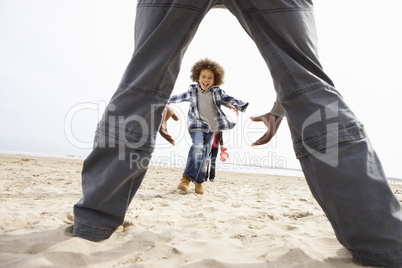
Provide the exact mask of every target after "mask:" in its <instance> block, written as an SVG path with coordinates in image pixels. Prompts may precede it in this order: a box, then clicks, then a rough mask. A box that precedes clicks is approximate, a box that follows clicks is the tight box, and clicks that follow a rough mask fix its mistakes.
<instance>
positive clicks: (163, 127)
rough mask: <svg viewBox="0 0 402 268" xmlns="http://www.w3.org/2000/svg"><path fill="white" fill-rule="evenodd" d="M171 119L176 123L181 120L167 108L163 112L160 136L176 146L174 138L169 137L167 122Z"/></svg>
mask: <svg viewBox="0 0 402 268" xmlns="http://www.w3.org/2000/svg"><path fill="white" fill-rule="evenodd" d="M170 117H172V118H173V120H174V121H178V120H179V117H177V115H176V114H175V113H174V111H173V110H172V109H170V108H169V107H168V106H166V108H165V110H163V117H162V124H161V126H160V128H159V134H161V136H162V137H164V138H165V140H167V141H168V142H170V143H171V144H172V145H174V139H173V138H172V136H170V135H169V133H168V130H167V121H168V120H169V118H170Z"/></svg>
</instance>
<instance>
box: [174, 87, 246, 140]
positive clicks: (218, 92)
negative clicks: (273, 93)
mask: <svg viewBox="0 0 402 268" xmlns="http://www.w3.org/2000/svg"><path fill="white" fill-rule="evenodd" d="M197 90H198V85H197V84H192V85H190V87H189V89H188V91H186V92H184V93H181V94H178V95H174V96H172V97H170V99H169V101H168V104H169V103H179V102H182V101H188V102H190V109H189V111H188V115H187V127H188V130H192V129H196V130H201V131H203V132H210V131H211V127H210V126H209V124H208V123H207V122H205V121H204V120H202V119H201V117H200V113H199V110H198V101H197ZM200 90H202V89H200ZM210 90H211V91H212V98H213V101H214V103H215V105H216V108H217V109H218V112H217V114H216V117H217V118H216V119H217V123H218V129H221V130H224V129H232V128H233V127H234V126H235V125H236V124H235V123H233V122H230V121H229V120H228V119H227V118H226V115H225V113H224V112H223V111H222V109H221V105H223V106H225V107H228V108H229V109H230V107H229V105H228V104H231V105H233V106H234V107H236V108H237V109H238V110H239V111H241V112H245V111H246V109H247V106H248V102H246V103H245V102H242V101H241V100H238V99H236V98H233V97H231V96H229V95H226V93H225V91H223V89H221V88H220V87H217V86H214V87H212V88H211V89H210Z"/></svg>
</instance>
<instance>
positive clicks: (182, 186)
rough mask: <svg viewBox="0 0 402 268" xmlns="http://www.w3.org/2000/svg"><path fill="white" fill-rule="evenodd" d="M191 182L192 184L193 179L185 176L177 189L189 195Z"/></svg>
mask: <svg viewBox="0 0 402 268" xmlns="http://www.w3.org/2000/svg"><path fill="white" fill-rule="evenodd" d="M190 182H191V179H190V178H189V177H187V176H183V178H182V179H181V181H180V184H179V186H177V189H179V190H180V191H183V192H186V193H187V191H188V186H189V185H190Z"/></svg>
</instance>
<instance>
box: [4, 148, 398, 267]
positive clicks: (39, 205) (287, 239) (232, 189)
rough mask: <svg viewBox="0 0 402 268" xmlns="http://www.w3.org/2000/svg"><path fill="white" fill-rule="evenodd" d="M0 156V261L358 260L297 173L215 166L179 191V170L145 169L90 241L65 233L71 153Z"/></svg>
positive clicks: (73, 189)
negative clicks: (129, 196) (109, 231)
mask: <svg viewBox="0 0 402 268" xmlns="http://www.w3.org/2000/svg"><path fill="white" fill-rule="evenodd" d="M0 160H1V161H0V200H1V204H2V205H1V208H0V266H1V267H80V266H84V267H218V268H220V267H359V266H358V265H356V264H354V263H353V261H352V258H351V255H350V253H349V252H348V251H347V250H346V249H344V248H343V247H342V246H341V245H340V244H339V242H338V241H337V240H336V238H335V236H334V233H333V231H332V228H331V226H330V224H329V222H328V221H327V219H326V217H325V216H324V213H323V212H322V210H321V209H320V207H319V206H318V204H317V203H316V201H315V200H314V199H313V197H312V195H311V194H310V191H309V189H308V187H307V184H306V182H305V180H304V178H295V177H281V176H272V175H257V174H243V173H231V172H220V171H217V177H216V180H215V182H212V183H211V182H206V183H205V184H204V188H205V194H204V195H197V194H195V193H194V189H191V191H190V192H189V193H188V194H187V195H180V194H179V193H178V192H177V191H176V186H177V184H178V182H179V180H180V177H181V172H182V170H181V169H173V168H172V169H169V168H160V167H158V168H156V167H152V168H150V169H149V172H148V174H147V175H146V178H145V180H144V182H143V184H142V185H141V188H140V190H139V191H138V193H137V195H136V196H135V197H134V200H133V202H132V204H131V206H130V209H129V211H128V213H127V217H126V222H125V223H124V226H123V228H122V229H120V230H118V231H117V232H115V233H114V234H113V235H112V237H111V238H110V239H108V240H106V241H102V242H98V243H94V242H90V241H87V240H84V239H81V238H76V237H72V235H71V229H72V220H73V218H72V217H73V216H72V207H73V205H74V204H75V202H76V201H77V200H78V199H79V198H80V197H81V186H80V184H81V179H80V172H81V165H82V161H81V160H72V159H57V158H42V157H31V156H23V155H0ZM391 187H392V188H393V190H394V192H395V193H396V195H397V197H398V198H400V199H402V195H401V193H402V186H401V185H399V184H391Z"/></svg>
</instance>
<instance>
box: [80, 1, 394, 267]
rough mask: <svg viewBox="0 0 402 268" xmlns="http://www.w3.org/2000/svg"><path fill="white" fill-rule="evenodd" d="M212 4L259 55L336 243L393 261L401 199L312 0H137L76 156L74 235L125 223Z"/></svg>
mask: <svg viewBox="0 0 402 268" xmlns="http://www.w3.org/2000/svg"><path fill="white" fill-rule="evenodd" d="M216 4H223V5H225V6H226V7H227V9H228V10H229V11H230V12H231V13H232V14H233V15H234V16H235V17H236V18H237V19H238V21H239V23H240V25H241V26H242V27H243V28H244V30H245V31H246V32H247V33H248V35H249V36H250V37H251V38H252V40H253V41H254V42H255V44H256V46H257V47H258V49H259V51H260V53H261V55H262V57H263V58H264V60H265V62H266V64H267V66H268V68H269V70H270V72H271V76H272V79H273V81H274V85H275V90H276V93H277V94H278V96H279V99H280V102H281V104H282V106H283V107H284V109H285V111H286V117H287V122H288V124H289V128H290V132H291V135H292V140H293V145H294V150H295V154H296V157H297V158H298V159H299V160H300V163H301V166H302V169H303V172H304V174H305V177H306V180H307V182H308V184H309V186H310V189H311V192H312V193H313V195H314V197H315V198H316V200H317V201H318V203H319V204H320V205H321V207H322V209H323V210H324V212H325V214H326V215H327V217H328V220H329V221H330V223H331V225H332V227H333V229H334V231H335V235H336V237H337V238H338V240H339V241H340V243H342V244H343V245H344V246H345V247H346V248H347V249H348V250H350V251H351V253H352V254H353V257H354V259H355V260H356V261H357V262H359V263H361V264H363V265H369V266H388V267H401V266H402V214H401V207H400V204H399V202H398V200H397V199H396V198H395V196H394V195H393V193H392V191H391V190H390V188H389V186H388V183H387V180H386V177H385V174H384V172H383V169H382V166H381V163H380V161H379V159H378V158H377V155H376V153H375V151H374V149H373V148H372V146H371V144H370V141H369V139H368V138H367V135H366V132H365V130H364V127H363V125H362V124H361V123H360V122H359V120H358V119H357V118H356V116H355V115H354V114H353V112H352V111H351V109H350V108H349V106H348V105H347V104H346V102H345V101H344V99H343V98H342V97H341V95H340V94H339V92H338V91H337V90H336V89H335V87H334V84H333V83H332V81H331V80H330V78H329V77H328V76H327V75H326V74H325V72H324V71H323V69H322V67H321V65H320V62H319V59H318V56H317V54H316V51H317V47H316V45H317V41H316V40H317V36H316V31H315V22H314V13H313V4H312V1H311V0H303V1H301V0H269V1H268V0H266V1H263V0H221V1H218V0H197V1H188V0H158V1H150V0H139V1H138V6H137V13H136V21H135V49H134V53H133V57H132V59H131V61H130V63H129V65H128V66H127V69H126V71H125V73H124V75H123V77H122V80H121V83H120V84H119V87H118V89H117V91H116V93H115V94H114V95H113V97H112V99H111V101H110V104H109V106H108V107H107V109H106V111H105V113H104V116H103V118H102V120H101V122H100V123H99V125H98V129H97V134H96V141H95V147H94V150H93V152H92V153H91V154H90V155H89V156H88V158H87V159H86V160H85V162H84V166H83V171H82V189H83V197H82V198H81V200H79V201H78V202H77V203H76V204H75V206H74V214H75V218H74V231H73V235H74V236H80V237H83V238H86V239H89V240H93V241H99V240H103V239H107V238H108V237H109V236H110V235H111V234H112V233H113V232H114V230H115V229H116V227H118V226H119V225H120V224H122V223H123V221H124V216H125V213H126V211H127V208H128V206H129V204H130V202H131V200H132V198H133V196H134V194H135V193H136V191H137V189H138V187H139V185H140V184H141V181H142V179H143V177H144V175H145V173H146V170H147V167H148V159H149V158H150V157H151V154H152V151H153V149H154V144H155V138H156V133H157V130H158V128H159V125H160V123H161V117H162V111H163V109H164V106H165V104H166V102H167V100H168V98H169V96H170V94H171V91H172V89H173V87H174V84H175V81H176V78H177V75H178V73H179V70H180V65H181V61H182V59H183V55H184V53H185V51H186V49H187V47H188V46H189V44H190V42H191V40H192V38H193V37H194V34H195V33H196V31H197V28H198V26H199V25H200V23H201V21H202V19H203V17H204V16H205V15H206V14H207V12H208V11H209V10H210V9H211V8H212V7H213V6H214V5H216ZM217 23H219V22H217ZM172 29H174V30H172ZM351 90H353V89H351ZM254 94H258V92H254ZM267 198H269V197H267Z"/></svg>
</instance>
